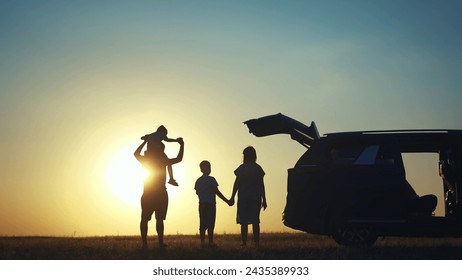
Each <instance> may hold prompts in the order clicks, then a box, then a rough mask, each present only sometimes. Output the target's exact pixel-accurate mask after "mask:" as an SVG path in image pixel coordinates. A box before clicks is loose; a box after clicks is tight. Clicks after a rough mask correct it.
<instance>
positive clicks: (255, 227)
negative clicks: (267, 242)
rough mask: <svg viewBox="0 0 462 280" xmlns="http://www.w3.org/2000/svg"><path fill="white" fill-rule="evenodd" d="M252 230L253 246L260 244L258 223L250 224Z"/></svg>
mask: <svg viewBox="0 0 462 280" xmlns="http://www.w3.org/2000/svg"><path fill="white" fill-rule="evenodd" d="M252 231H253V241H254V242H255V246H257V247H258V246H259V245H260V224H259V223H255V224H253V225H252Z"/></svg>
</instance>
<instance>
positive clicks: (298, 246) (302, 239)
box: [0, 233, 462, 260]
mask: <svg viewBox="0 0 462 280" xmlns="http://www.w3.org/2000/svg"><path fill="white" fill-rule="evenodd" d="M249 237H251V235H250V236H249ZM149 241H150V248H149V250H145V251H143V250H141V249H140V240H139V237H138V236H127V237H121V236H108V237H85V238H80V237H69V238H65V237H0V259H3V260H36V259H41V260H101V259H102V260H125V259H132V260H142V259H165V260H172V259H173V260H175V259H178V260H193V259H199V260H205V259H216V260H220V259H227V260H235V259H244V260H246V259H252V260H253V259H260V260H261V259H289V260H293V259H308V260H348V259H350V260H364V259H372V260H395V259H398V260H407V259H413V260H414V259H426V260H437V259H452V260H456V259H462V239H460V238H459V239H457V238H445V239H432V238H392V237H389V238H386V239H383V240H378V241H377V243H376V244H375V245H374V246H373V247H372V248H369V249H367V250H366V249H362V250H359V249H356V250H353V249H348V248H344V247H342V246H339V245H337V244H336V243H335V242H334V241H333V240H332V239H331V238H329V237H324V236H318V235H309V234H293V233H280V234H279V233H277V234H262V237H261V246H260V248H258V249H256V248H254V247H253V244H252V242H249V245H248V247H247V248H241V246H240V237H239V235H232V234H229V235H216V237H215V241H216V245H217V246H216V247H201V246H200V242H199V237H198V236H197V235H169V236H166V237H165V242H166V243H167V244H168V247H167V248H166V249H160V248H159V247H158V246H157V244H156V239H155V237H151V239H150V240H149Z"/></svg>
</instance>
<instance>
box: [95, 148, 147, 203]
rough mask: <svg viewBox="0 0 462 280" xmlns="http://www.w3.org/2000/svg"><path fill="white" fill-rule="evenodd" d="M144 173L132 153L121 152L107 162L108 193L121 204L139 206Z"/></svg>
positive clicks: (106, 180) (106, 179) (106, 181)
mask: <svg viewBox="0 0 462 280" xmlns="http://www.w3.org/2000/svg"><path fill="white" fill-rule="evenodd" d="M146 175H147V173H146V171H145V170H144V169H143V168H142V167H141V165H140V164H139V163H138V161H137V160H136V159H135V157H134V156H133V152H130V151H126V150H121V151H119V152H118V153H116V154H114V155H113V156H112V158H110V159H109V160H108V162H107V166H106V171H105V178H104V179H105V183H106V186H107V188H108V189H109V190H110V192H111V193H112V194H113V195H114V196H115V197H117V198H118V199H119V200H120V201H121V202H123V203H126V204H129V205H133V206H135V205H139V200H140V197H141V194H142V192H143V180H144V178H145V177H146Z"/></svg>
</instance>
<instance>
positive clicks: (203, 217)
mask: <svg viewBox="0 0 462 280" xmlns="http://www.w3.org/2000/svg"><path fill="white" fill-rule="evenodd" d="M216 215H217V207H216V205H215V204H213V203H202V202H199V220H200V222H199V230H201V231H203V230H206V229H211V230H213V229H214V228H215V218H216Z"/></svg>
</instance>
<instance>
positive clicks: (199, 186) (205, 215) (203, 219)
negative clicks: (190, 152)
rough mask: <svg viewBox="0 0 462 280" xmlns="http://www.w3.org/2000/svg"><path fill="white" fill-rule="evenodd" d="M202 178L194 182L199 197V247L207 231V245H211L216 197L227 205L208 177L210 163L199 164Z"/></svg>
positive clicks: (202, 243)
mask: <svg viewBox="0 0 462 280" xmlns="http://www.w3.org/2000/svg"><path fill="white" fill-rule="evenodd" d="M199 167H200V169H201V172H202V176H201V177H199V178H198V179H197V180H196V184H195V186H194V189H195V190H196V194H197V196H198V197H199V221H200V222H199V232H200V237H201V245H204V243H205V231H206V230H207V234H208V239H209V245H213V230H214V228H215V218H216V213H217V211H216V196H217V195H218V197H219V198H221V199H222V200H223V201H224V202H226V203H227V204H228V205H229V203H230V202H229V200H228V199H226V198H225V196H224V195H223V194H222V193H221V192H220V190H218V183H217V180H215V178H214V177H212V176H210V172H211V166H210V162H208V161H206V160H204V161H202V162H201V163H200V164H199Z"/></svg>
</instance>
